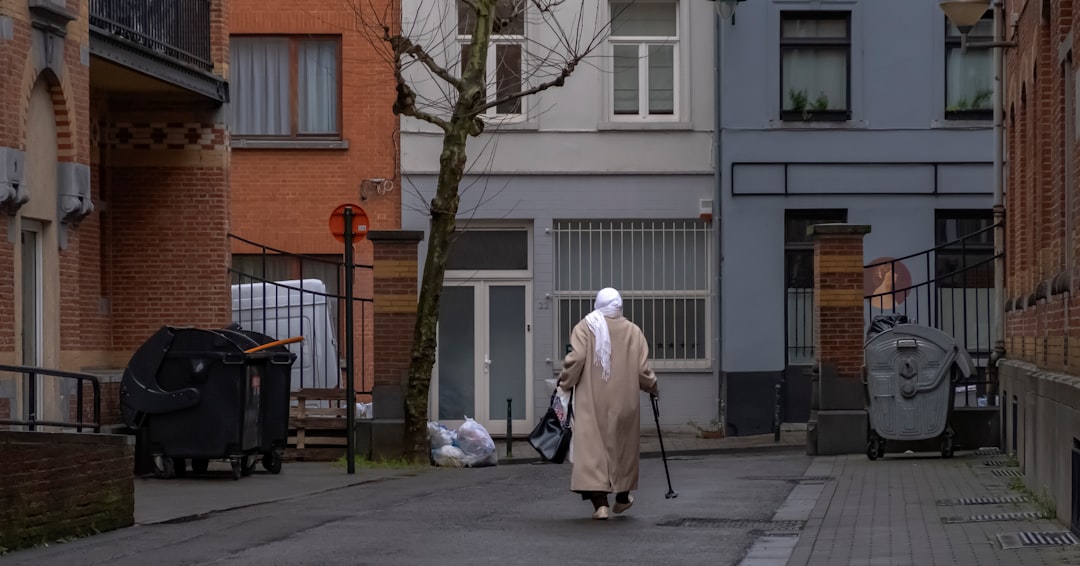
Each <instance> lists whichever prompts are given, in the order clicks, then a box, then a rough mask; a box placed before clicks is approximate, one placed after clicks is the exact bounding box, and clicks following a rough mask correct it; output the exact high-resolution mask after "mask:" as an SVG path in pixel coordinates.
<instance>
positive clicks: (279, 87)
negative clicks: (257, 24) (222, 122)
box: [229, 37, 290, 136]
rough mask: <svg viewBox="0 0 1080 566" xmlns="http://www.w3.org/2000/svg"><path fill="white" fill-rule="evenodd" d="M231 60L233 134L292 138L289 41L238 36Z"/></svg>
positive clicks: (234, 43)
mask: <svg viewBox="0 0 1080 566" xmlns="http://www.w3.org/2000/svg"><path fill="white" fill-rule="evenodd" d="M230 58H231V59H232V65H231V73H230V75H231V76H230V77H229V81H230V88H231V89H232V100H233V102H232V104H231V107H232V115H233V133H235V134H238V135H255V136H287V135H289V133H290V132H289V130H290V125H289V40H288V39H285V38H266V37H236V38H233V40H232V50H231V53H230Z"/></svg>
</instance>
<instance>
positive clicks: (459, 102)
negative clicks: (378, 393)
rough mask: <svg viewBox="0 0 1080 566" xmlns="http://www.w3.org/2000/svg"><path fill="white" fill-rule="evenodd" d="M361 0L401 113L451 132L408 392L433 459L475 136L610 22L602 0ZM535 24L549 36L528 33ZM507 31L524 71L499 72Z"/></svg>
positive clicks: (434, 210)
mask: <svg viewBox="0 0 1080 566" xmlns="http://www.w3.org/2000/svg"><path fill="white" fill-rule="evenodd" d="M359 1H361V2H368V3H367V4H354V8H355V9H356V13H357V17H358V20H359V22H360V25H362V26H363V27H364V28H365V30H366V32H367V35H368V37H369V38H371V39H372V40H373V41H374V43H375V44H376V46H377V48H379V49H380V51H381V52H382V53H383V54H384V56H385V59H386V61H387V62H388V63H389V64H390V65H391V66H392V68H393V75H394V78H395V79H396V88H397V98H396V100H395V101H394V106H393V110H394V113H396V114H399V115H403V116H410V117H412V118H415V119H417V120H422V121H423V122H426V123H428V124H432V125H434V126H435V127H437V128H438V129H439V130H441V131H442V136H443V137H442V153H441V155H440V156H439V174H438V181H437V186H436V192H435V196H434V198H433V199H432V200H431V203H430V209H429V213H430V215H431V227H430V234H429V236H428V248H427V258H426V260H425V262H424V274H423V278H422V280H421V283H420V298H419V304H418V305H417V318H416V327H415V330H414V334H413V344H412V353H411V360H410V364H409V381H408V386H407V389H406V392H405V451H406V453H407V455H409V456H410V457H412V458H413V459H415V460H417V461H427V459H428V453H429V450H428V440H427V419H428V392H429V389H430V385H431V372H432V368H433V366H434V364H435V352H436V345H437V344H436V340H437V330H438V322H439V300H440V297H441V294H442V287H443V276H444V274H445V271H446V260H447V251H448V248H449V245H450V243H451V237H452V236H453V234H454V230H455V227H456V217H457V215H458V205H459V202H460V192H459V185H460V184H461V181H462V178H463V176H464V174H465V167H466V161H467V159H466V145H467V142H468V139H469V138H470V137H476V136H479V135H480V134H482V133H483V132H484V131H485V128H486V127H489V126H490V125H492V122H490V121H489V116H488V115H489V114H491V113H492V112H491V111H492V110H494V112H495V113H504V112H505V111H509V112H513V111H514V110H517V111H518V112H520V109H521V104H520V101H521V100H522V99H524V98H526V97H529V96H531V95H534V94H537V93H539V92H542V91H544V90H547V89H550V88H554V87H559V86H562V85H563V84H564V83H565V82H566V80H567V78H568V77H570V75H571V74H572V73H573V72H574V70H575V69H577V68H578V67H579V66H581V65H582V64H583V63H585V59H586V58H587V57H588V56H589V55H590V54H592V53H593V52H594V51H595V50H596V49H597V47H599V46H600V44H601V42H602V41H603V39H604V37H605V35H606V30H607V29H608V25H607V22H600V21H599V18H597V16H598V14H599V13H600V12H599V10H598V6H599V2H597V1H596V0H591V1H590V0H577V2H579V4H576V5H575V4H574V3H572V2H570V1H568V0H456V3H455V0H414V1H415V4H410V3H409V0H404V2H405V3H404V4H397V2H398V1H402V0H395V1H393V2H390V5H389V6H388V7H386V8H385V9H383V8H382V7H376V6H375V5H374V4H373V2H374V0H359ZM399 6H400V7H402V8H404V9H403V10H400V9H399ZM589 10H591V11H592V14H588V13H587V12H588V11H589ZM455 16H456V17H455ZM589 16H591V17H589ZM399 18H400V19H399ZM586 28H589V29H586ZM530 30H535V31H538V32H539V33H538V35H539V36H540V37H541V38H542V39H538V38H530V37H528V35H529V34H528V31H530ZM507 36H514V37H516V38H518V39H519V40H520V42H521V44H522V45H523V48H522V50H521V53H520V56H519V58H517V59H514V58H513V57H511V59H514V60H513V61H504V60H502V58H500V57H496V59H497V62H496V66H502V65H507V66H512V65H514V63H517V65H518V68H519V69H520V71H519V72H520V74H519V75H518V77H519V78H520V80H509V81H506V80H498V79H497V78H496V79H494V80H493V79H492V75H493V74H494V75H498V73H492V72H490V71H491V70H489V52H490V50H491V49H493V48H494V46H495V45H496V44H497V43H500V42H501V41H502V39H503V38H505V37H507ZM496 55H498V52H496ZM511 76H513V73H512V72H511Z"/></svg>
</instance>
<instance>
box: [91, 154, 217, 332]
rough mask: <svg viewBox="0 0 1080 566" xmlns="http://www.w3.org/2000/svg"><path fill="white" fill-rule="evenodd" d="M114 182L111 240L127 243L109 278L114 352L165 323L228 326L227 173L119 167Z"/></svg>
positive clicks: (208, 169) (113, 174) (119, 251)
mask: <svg viewBox="0 0 1080 566" xmlns="http://www.w3.org/2000/svg"><path fill="white" fill-rule="evenodd" d="M148 153H149V152H148ZM110 184H111V187H110V189H111V190H113V191H114V192H115V194H114V196H113V198H112V199H111V202H110V214H111V215H112V216H113V219H114V220H113V223H112V225H111V226H110V237H111V238H113V239H114V241H115V242H123V247H122V248H119V249H117V250H116V253H115V256H114V257H113V258H112V261H111V269H110V272H109V278H110V284H109V286H110V288H111V289H112V290H113V300H112V315H113V333H114V336H115V338H114V341H115V344H116V346H117V347H119V348H122V349H134V348H135V347H137V346H138V345H140V344H141V343H142V342H143V341H145V340H146V338H148V337H149V336H150V335H151V334H153V333H154V332H155V331H156V330H157V329H158V328H159V327H160V326H161V325H163V324H171V325H180V326H184V325H193V326H205V327H211V328H220V327H221V326H223V325H225V324H228V323H229V321H230V320H231V314H230V312H231V311H230V303H229V301H230V299H229V279H228V273H227V271H226V267H227V264H228V249H227V242H226V233H227V232H228V207H229V199H228V172H227V170H225V169H224V168H220V167H214V168H212V167H122V168H120V167H118V168H115V169H114V170H112V171H110Z"/></svg>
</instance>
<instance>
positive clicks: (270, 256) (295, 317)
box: [229, 234, 374, 401]
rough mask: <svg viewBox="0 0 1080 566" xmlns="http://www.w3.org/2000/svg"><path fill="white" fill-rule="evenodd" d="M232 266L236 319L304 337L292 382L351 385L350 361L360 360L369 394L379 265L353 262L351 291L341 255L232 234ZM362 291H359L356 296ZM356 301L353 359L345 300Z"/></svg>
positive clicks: (358, 370) (359, 380)
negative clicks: (294, 250)
mask: <svg viewBox="0 0 1080 566" xmlns="http://www.w3.org/2000/svg"><path fill="white" fill-rule="evenodd" d="M229 241H230V244H231V246H232V250H233V265H232V267H230V268H229V275H230V279H231V283H232V313H233V318H232V320H233V323H235V324H239V325H240V326H241V327H243V328H245V329H247V330H254V331H257V332H262V333H264V334H268V335H271V336H272V337H274V338H279V336H275V334H281V335H282V336H284V337H288V336H303V337H304V338H305V340H304V341H303V342H301V343H299V344H292V345H290V349H293V353H295V354H296V356H297V358H296V363H295V364H294V365H293V384H292V389H293V390H294V391H295V390H298V389H338V388H344V387H345V378H344V376H345V375H346V369H347V368H346V364H349V363H352V364H354V366H353V367H354V372H353V375H354V376H355V383H356V393H357V394H358V395H361V396H362V397H361V398H362V399H363V400H365V401H370V399H369V398H365V397H364V396H368V395H370V394H371V387H372V385H373V380H374V378H373V377H372V375H373V369H372V367H373V356H372V355H371V352H372V349H373V338H372V336H371V333H370V332H368V331H367V329H368V325H369V324H370V323H371V317H372V315H373V309H372V308H371V304H372V298H371V297H370V293H371V291H370V290H371V289H372V284H373V281H372V275H373V266H371V265H360V264H357V265H355V270H356V271H355V274H354V281H355V285H354V287H356V288H358V289H360V293H354V294H353V296H352V297H346V296H345V294H344V291H342V289H344V288H345V285H344V280H345V272H346V268H345V262H344V260H343V258H342V257H341V255H302V254H295V253H290V252H286V251H284V250H279V249H276V248H272V247H269V246H265V245H262V244H258V243H255V242H252V241H250V240H246V239H244V238H241V237H239V236H236V235H233V234H229ZM357 295H361V296H357ZM349 300H351V301H353V305H354V308H353V310H354V312H355V316H354V318H355V320H354V321H352V329H353V332H352V335H353V336H354V344H355V345H356V347H355V352H354V358H355V359H354V360H348V359H346V355H345V351H346V349H345V346H344V341H343V337H345V336H348V333H347V332H346V325H348V324H349V321H346V320H345V303H346V301H349Z"/></svg>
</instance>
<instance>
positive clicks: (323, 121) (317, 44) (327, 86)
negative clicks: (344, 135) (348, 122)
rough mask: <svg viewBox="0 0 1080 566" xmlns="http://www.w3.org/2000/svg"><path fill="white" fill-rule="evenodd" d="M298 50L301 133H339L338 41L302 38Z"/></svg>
mask: <svg viewBox="0 0 1080 566" xmlns="http://www.w3.org/2000/svg"><path fill="white" fill-rule="evenodd" d="M298 52H299V55H298V58H299V69H298V74H299V76H298V77H297V88H298V89H299V97H298V102H299V108H298V112H299V130H300V133H301V134H332V133H337V129H338V128H337V125H338V116H337V97H338V64H337V42H336V41H328V40H313V41H301V42H300V44H299V50H298Z"/></svg>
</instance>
